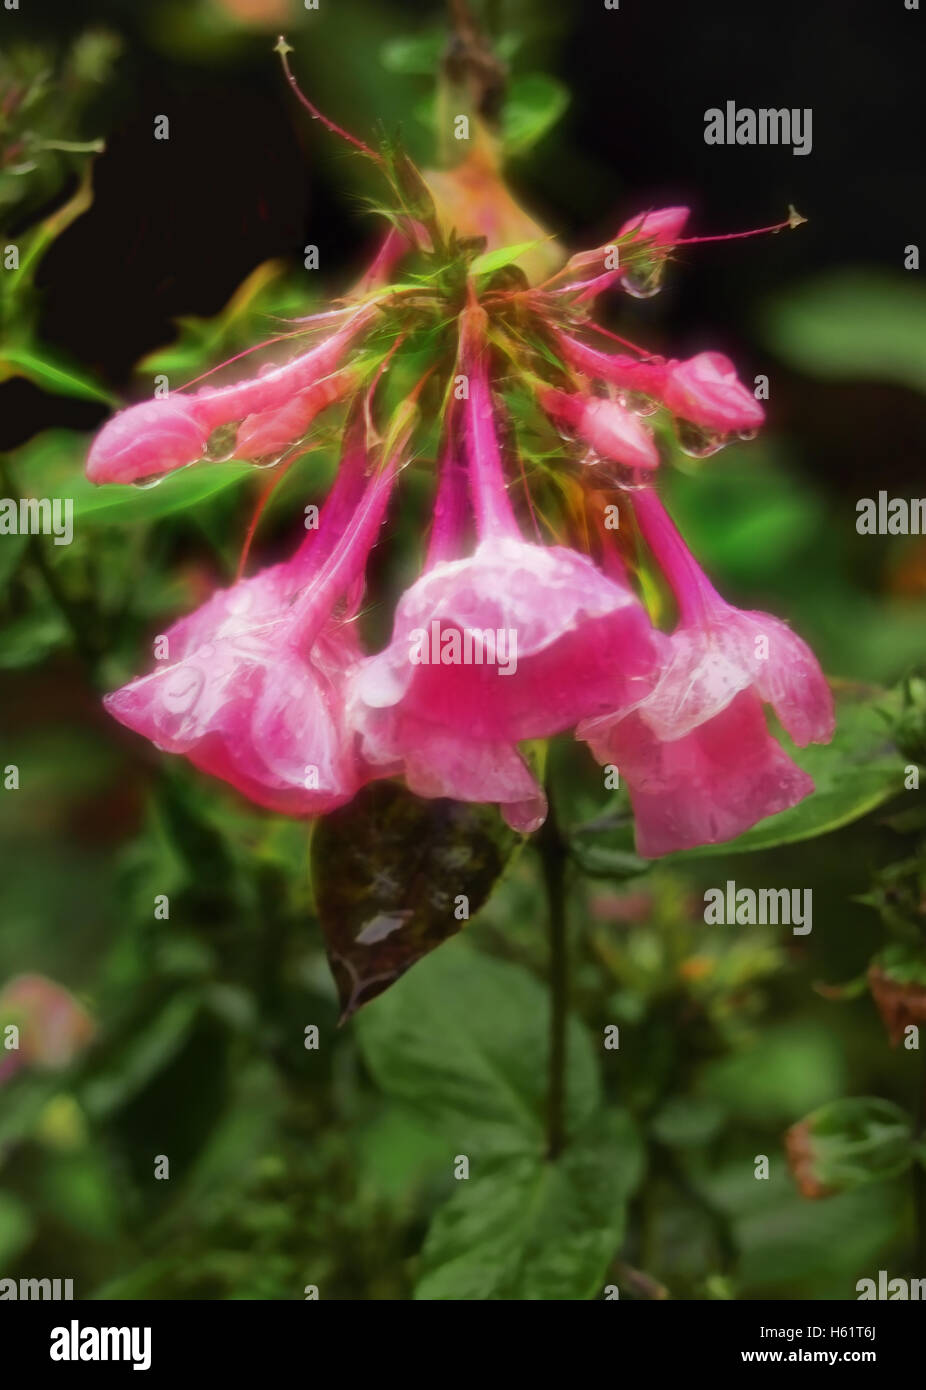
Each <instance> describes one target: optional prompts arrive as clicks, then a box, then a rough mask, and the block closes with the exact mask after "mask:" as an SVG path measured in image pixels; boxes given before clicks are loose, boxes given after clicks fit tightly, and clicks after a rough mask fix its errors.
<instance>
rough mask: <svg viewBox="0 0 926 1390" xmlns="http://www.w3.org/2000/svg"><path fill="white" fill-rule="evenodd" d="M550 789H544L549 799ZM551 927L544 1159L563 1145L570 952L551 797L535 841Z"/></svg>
mask: <svg viewBox="0 0 926 1390" xmlns="http://www.w3.org/2000/svg"><path fill="white" fill-rule="evenodd" d="M550 791H551V788H549V787H548V788H547V793H548V796H549V794H550ZM537 848H538V850H539V851H540V860H541V865H542V868H543V881H544V887H545V889H546V896H547V915H548V919H549V927H550V974H549V980H550V1033H549V1052H548V1071H547V1158H550V1159H554V1158H557V1157H558V1156H559V1154H560V1153H562V1151H563V1148H564V1146H565V1143H566V1024H567V1018H568V997H569V973H568V966H569V952H568V942H567V935H566V844H565V841H564V840H563V837H562V835H561V833H560V829H559V825H558V824H557V820H556V813H555V810H554V807H553V800H552V797H550V810H549V814H548V816H547V819H546V821H545V822H544V825H543V829H542V830H541V831H540V834H539V835H538V837H537Z"/></svg>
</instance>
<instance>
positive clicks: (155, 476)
mask: <svg viewBox="0 0 926 1390" xmlns="http://www.w3.org/2000/svg"><path fill="white" fill-rule="evenodd" d="M165 477H166V474H164V473H152V474H151V475H150V476H149V477H147V478H135V479H134V480H133V482H132V486H133V487H137V488H138V489H139V490H140V491H141V492H148V491H149V490H150V489H151V488H153V487H157V485H158V483H162V482H163V481H164V478H165Z"/></svg>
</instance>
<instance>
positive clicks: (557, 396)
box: [536, 384, 659, 468]
mask: <svg viewBox="0 0 926 1390" xmlns="http://www.w3.org/2000/svg"><path fill="white" fill-rule="evenodd" d="M536 396H537V400H538V401H539V402H540V404H541V406H542V407H543V409H544V410H545V411H546V413H547V414H548V415H551V416H552V417H553V419H554V420H557V421H559V422H560V424H563V425H565V426H566V427H567V429H570V430H572V431H574V432H575V434H576V435H577V436H578V437H579V438H580V439H581V440H583V441H584V443H586V444H588V446H589V447H590V448H591V449H593V450H594V452H595V453H596V454H598V455H599V456H600V457H601V458H605V459H613V460H614V461H615V462H616V463H623V464H625V465H626V466H627V467H628V468H658V466H659V452H658V450H657V448H656V445H655V444H654V443H653V436H652V435H651V434H650V432H649V430H648V429H647V428H646V426H645V425H643V424H641V422H640V421H639V420H638V419H637V417H636V415H634V414H633V412H632V411H630V410H628V409H627V408H626V406H623V405H620V404H618V402H617V401H609V400H604V399H602V397H600V396H585V395H579V394H572V393H570V392H568V391H558V390H556V388H555V387H552V386H543V385H542V384H540V385H538V386H537V388H536Z"/></svg>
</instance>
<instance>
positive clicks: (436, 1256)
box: [415, 1113, 642, 1300]
mask: <svg viewBox="0 0 926 1390" xmlns="http://www.w3.org/2000/svg"><path fill="white" fill-rule="evenodd" d="M471 1164H472V1167H471V1172H470V1177H469V1179H468V1180H467V1181H466V1182H460V1183H459V1186H458V1191H457V1192H456V1193H455V1195H454V1196H453V1197H452V1198H451V1200H450V1201H449V1202H448V1203H447V1204H446V1206H444V1207H442V1208H441V1210H440V1211H439V1212H438V1214H437V1216H436V1218H435V1220H434V1223H433V1225H432V1226H431V1229H430V1231H429V1233H428V1236H427V1239H426V1241H425V1245H424V1250H423V1252H422V1257H421V1265H422V1275H421V1279H420V1282H419V1283H418V1286H417V1288H416V1289H415V1297H416V1298H417V1299H461V1300H485V1299H491V1300H496V1299H529V1300H534V1299H537V1300H540V1299H593V1298H595V1297H596V1296H597V1295H598V1294H600V1293H601V1291H602V1289H603V1286H604V1284H605V1282H606V1280H607V1271H608V1266H609V1265H610V1263H611V1261H612V1260H613V1259H614V1258H615V1256H616V1254H617V1251H618V1248H619V1246H620V1243H621V1241H622V1239H623V1235H624V1220H625V1204H626V1201H627V1198H628V1196H629V1195H630V1194H631V1192H632V1191H633V1189H634V1187H635V1186H636V1184H637V1182H638V1180H639V1177H640V1170H641V1166H642V1152H641V1146H640V1142H639V1139H638V1137H637V1134H636V1132H635V1130H634V1128H633V1125H632V1123H631V1121H630V1120H629V1118H628V1117H627V1116H626V1115H625V1114H623V1113H610V1114H606V1115H601V1116H598V1117H596V1119H595V1121H594V1122H593V1124H592V1125H590V1126H589V1127H588V1128H587V1129H586V1130H584V1131H583V1132H582V1133H580V1134H577V1135H575V1137H574V1140H573V1142H572V1144H571V1145H570V1146H569V1147H568V1148H567V1149H566V1150H565V1151H564V1153H563V1154H562V1155H561V1156H560V1157H559V1158H558V1159H556V1160H555V1162H550V1161H549V1160H547V1159H544V1158H543V1157H541V1156H540V1155H537V1154H534V1155H529V1154H522V1155H519V1156H517V1157H509V1158H507V1159H505V1158H501V1157H496V1158H495V1159H493V1160H483V1159H481V1158H480V1157H479V1156H478V1155H472V1156H471Z"/></svg>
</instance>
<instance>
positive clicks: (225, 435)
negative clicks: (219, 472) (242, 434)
mask: <svg viewBox="0 0 926 1390" xmlns="http://www.w3.org/2000/svg"><path fill="white" fill-rule="evenodd" d="M237 444H238V422H237V420H232V421H230V422H229V423H228V424H227V425H219V426H217V428H216V429H214V430H213V431H212V433H211V434H210V436H209V438H208V439H207V440H206V447H205V448H204V449H203V458H204V459H208V460H209V462H210V463H227V461H228V460H229V459H233V458H234V457H235V448H236V446H237Z"/></svg>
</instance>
